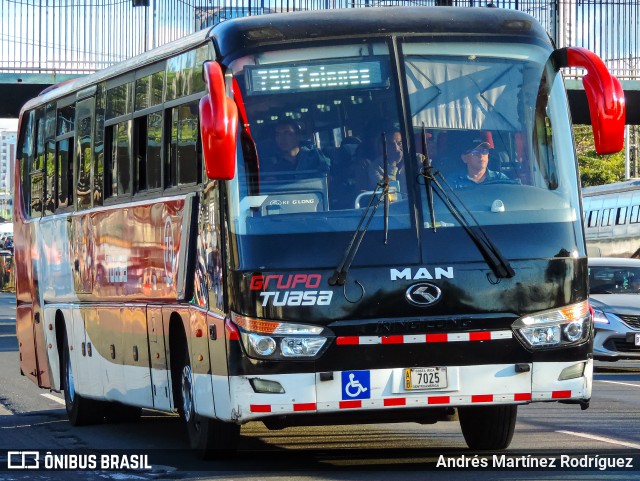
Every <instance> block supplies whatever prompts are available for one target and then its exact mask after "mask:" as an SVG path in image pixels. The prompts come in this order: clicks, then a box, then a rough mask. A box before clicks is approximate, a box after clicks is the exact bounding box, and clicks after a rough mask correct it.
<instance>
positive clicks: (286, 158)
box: [261, 119, 331, 173]
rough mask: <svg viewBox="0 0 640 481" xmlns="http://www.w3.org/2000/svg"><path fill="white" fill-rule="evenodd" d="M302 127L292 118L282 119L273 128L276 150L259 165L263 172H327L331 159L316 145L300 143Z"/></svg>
mask: <svg viewBox="0 0 640 481" xmlns="http://www.w3.org/2000/svg"><path fill="white" fill-rule="evenodd" d="M301 134H302V129H301V128H300V125H298V123H297V122H295V121H294V120H289V119H286V120H283V121H281V122H279V123H278V125H277V126H276V129H275V142H276V147H277V151H276V153H275V154H274V155H272V156H270V157H267V158H266V161H265V162H264V163H263V164H262V165H261V170H262V171H263V172H267V173H271V172H294V171H301V170H315V171H319V172H322V173H327V172H329V168H330V166H331V161H330V160H329V159H328V158H327V157H326V156H325V155H324V154H323V153H322V152H320V150H318V149H317V148H316V147H305V146H303V145H300V143H301V142H300V140H301Z"/></svg>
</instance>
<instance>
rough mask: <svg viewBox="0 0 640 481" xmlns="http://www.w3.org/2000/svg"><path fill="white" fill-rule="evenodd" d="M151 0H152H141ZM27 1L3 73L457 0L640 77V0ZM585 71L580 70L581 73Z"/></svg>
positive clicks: (67, 66)
mask: <svg viewBox="0 0 640 481" xmlns="http://www.w3.org/2000/svg"><path fill="white" fill-rule="evenodd" d="M140 1H142V3H145V0H136V2H140ZM146 3H149V5H148V6H142V7H134V6H133V1H130V0H119V1H108V0H83V1H82V2H78V0H54V1H51V2H43V1H41V0H22V1H20V2H13V1H11V2H10V1H5V0H3V1H2V2H0V73H36V74H37V73H48V74H84V73H89V72H93V71H95V70H99V69H101V68H104V67H107V66H109V65H111V64H113V63H116V62H119V61H121V60H124V59H126V58H129V57H132V56H134V55H137V54H139V53H142V52H144V51H145V50H148V49H150V48H152V47H154V46H159V45H162V44H164V43H167V42H170V41H172V40H175V39H177V38H179V37H182V36H184V35H187V34H189V33H192V32H194V31H196V30H199V29H202V28H206V27H207V26H211V25H213V24H214V23H217V22H219V21H223V20H226V19H229V18H234V17H239V16H246V15H261V14H267V13H272V12H287V11H294V10H317V9H339V8H364V7H373V6H385V5H409V4H410V5H453V6H458V7H487V6H488V4H489V3H490V4H492V5H493V6H495V7H498V8H508V9H515V10H521V11H523V12H526V13H529V14H530V15H532V16H533V17H535V18H537V19H538V20H539V21H540V23H541V24H542V25H543V26H544V28H545V29H546V30H547V32H548V33H549V35H550V36H551V37H552V38H553V39H554V40H555V42H556V44H557V45H558V46H560V47H562V46H569V45H573V46H582V47H585V48H588V49H590V50H592V51H594V52H596V53H597V54H598V55H600V57H602V58H603V59H604V60H605V62H606V63H607V66H608V67H609V68H610V69H611V70H612V71H613V73H614V74H615V75H616V76H618V77H619V78H621V79H637V78H640V0H483V1H478V0H146ZM580 74H581V73H580V72H575V75H577V76H579V75H580Z"/></svg>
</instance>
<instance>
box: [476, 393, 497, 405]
mask: <svg viewBox="0 0 640 481" xmlns="http://www.w3.org/2000/svg"><path fill="white" fill-rule="evenodd" d="M471 402H472V403H492V402H493V394H477V395H475V396H471Z"/></svg>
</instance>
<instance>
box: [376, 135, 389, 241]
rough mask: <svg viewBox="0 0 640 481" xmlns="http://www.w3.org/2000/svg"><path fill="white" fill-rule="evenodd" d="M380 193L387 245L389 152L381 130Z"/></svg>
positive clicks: (385, 137)
mask: <svg viewBox="0 0 640 481" xmlns="http://www.w3.org/2000/svg"><path fill="white" fill-rule="evenodd" d="M382 195H383V196H384V245H387V242H388V240H389V154H388V153H387V136H386V135H385V134H384V132H382ZM374 213H375V211H374Z"/></svg>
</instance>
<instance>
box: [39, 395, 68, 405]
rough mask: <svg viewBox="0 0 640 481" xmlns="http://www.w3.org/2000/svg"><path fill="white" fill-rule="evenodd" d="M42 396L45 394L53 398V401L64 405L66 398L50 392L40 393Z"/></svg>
mask: <svg viewBox="0 0 640 481" xmlns="http://www.w3.org/2000/svg"><path fill="white" fill-rule="evenodd" d="M40 396H44V397H46V398H47V399H51V400H52V401H55V402H57V403H58V404H62V405H63V406H64V399H60V398H59V397H58V396H56V395H55V394H50V393H45V394H40Z"/></svg>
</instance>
